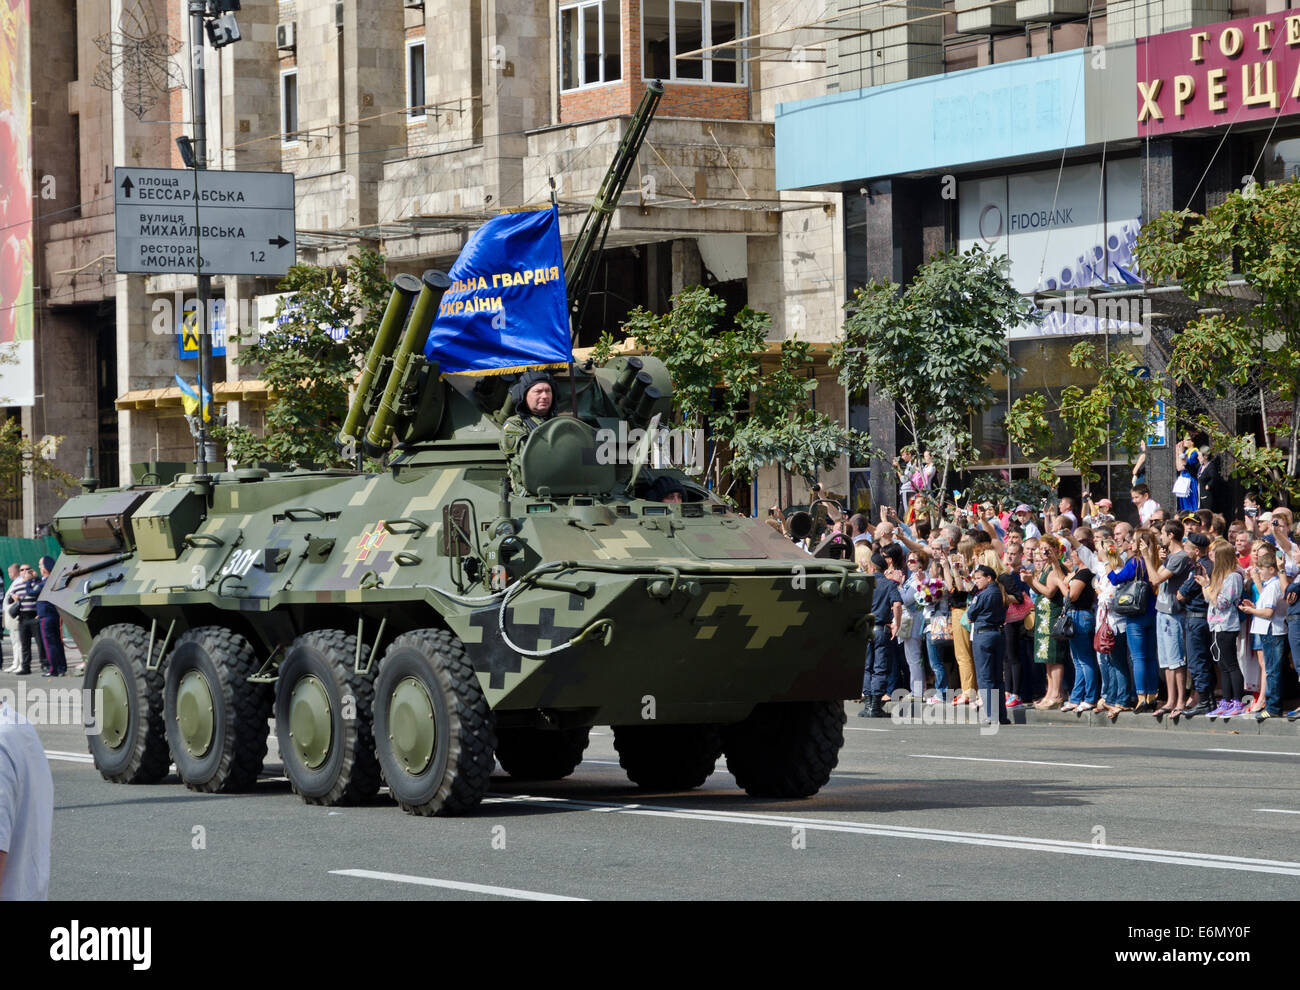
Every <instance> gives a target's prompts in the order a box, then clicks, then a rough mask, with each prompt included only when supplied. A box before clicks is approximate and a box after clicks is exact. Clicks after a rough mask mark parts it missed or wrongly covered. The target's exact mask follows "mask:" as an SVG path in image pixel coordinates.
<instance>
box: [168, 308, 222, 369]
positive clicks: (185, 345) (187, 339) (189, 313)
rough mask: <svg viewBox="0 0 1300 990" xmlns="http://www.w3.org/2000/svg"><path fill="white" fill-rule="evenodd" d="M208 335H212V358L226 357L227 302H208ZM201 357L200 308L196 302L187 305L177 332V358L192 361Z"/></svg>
mask: <svg viewBox="0 0 1300 990" xmlns="http://www.w3.org/2000/svg"><path fill="white" fill-rule="evenodd" d="M208 333H210V334H211V335H212V356H213V357H225V355H226V301H225V300H224V299H220V298H218V299H210V300H208ZM198 356H199V307H198V303H197V301H196V300H190V301H189V302H188V303H186V304H185V310H184V312H183V313H182V317H181V321H180V326H179V327H178V328H177V332H176V357H177V359H179V360H181V361H191V360H193V359H194V358H197V357H198Z"/></svg>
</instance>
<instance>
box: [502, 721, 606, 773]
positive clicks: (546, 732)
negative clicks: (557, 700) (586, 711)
mask: <svg viewBox="0 0 1300 990" xmlns="http://www.w3.org/2000/svg"><path fill="white" fill-rule="evenodd" d="M590 733H591V730H590V729H588V728H586V727H585V726H584V727H583V728H580V729H497V762H498V763H500V764H501V769H503V770H505V772H506V773H508V774H510V776H512V777H515V778H517V779H519V780H561V779H562V778H564V777H567V776H569V774H571V773H573V771H574V769H575V768H576V767H577V765H578V764H579V763H581V762H582V754H583V752H584V751H585V750H586V748H587V743H588V742H590V741H591V740H590Z"/></svg>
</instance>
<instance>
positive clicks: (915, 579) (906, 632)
mask: <svg viewBox="0 0 1300 990" xmlns="http://www.w3.org/2000/svg"><path fill="white" fill-rule="evenodd" d="M929 565H930V558H929V555H928V554H926V553H925V552H924V551H917V550H913V551H912V552H911V553H909V554H908V555H907V574H906V576H905V577H904V578H903V583H902V585H901V586H900V587H899V589H898V592H899V595H900V596H901V597H902V599H903V624H902V628H900V629H899V631H898V639H899V641H900V642H901V643H902V644H903V657H904V659H906V661H907V679H908V685H907V690H908V694H910V695H911V696H912V698H913V699H915V700H917V701H919V700H921V698H922V697H923V696H924V695H925V661H924V660H923V659H921V653H922V651H923V650H924V648H925V644H924V642H923V641H922V634H923V633H924V631H925V623H924V621H923V620H922V615H923V613H924V609H925V587H926V571H927V569H928V568H929Z"/></svg>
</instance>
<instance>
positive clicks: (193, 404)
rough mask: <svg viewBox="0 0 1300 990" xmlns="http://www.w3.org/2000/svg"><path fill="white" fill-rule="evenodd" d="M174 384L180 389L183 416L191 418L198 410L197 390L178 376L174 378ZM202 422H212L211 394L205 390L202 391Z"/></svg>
mask: <svg viewBox="0 0 1300 990" xmlns="http://www.w3.org/2000/svg"><path fill="white" fill-rule="evenodd" d="M176 384H177V385H179V386H180V387H181V406H183V407H184V409H185V415H186V416H193V415H194V414H195V412H197V411H198V408H199V390H198V389H197V388H195V387H194V386H193V385H191V384H190V383H189V382H187V381H186V380H185V379H184V378H182V377H181V376H180V375H177V376H176ZM203 421H204V422H205V423H208V422H211V421H212V393H211V392H209V391H208V390H207V389H206V388H205V389H204V390H203Z"/></svg>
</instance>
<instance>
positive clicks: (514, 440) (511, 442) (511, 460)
mask: <svg viewBox="0 0 1300 990" xmlns="http://www.w3.org/2000/svg"><path fill="white" fill-rule="evenodd" d="M544 422H546V420H544V419H538V418H537V417H536V416H534V415H531V414H530V415H518V414H516V415H514V416H511V417H510V418H509V419H507V420H506V421H505V423H504V424H503V425H502V427H501V450H502V452H503V453H504V454H505V455H506V463H507V464H508V465H509V466H510V487H511V488H513V489H514V491H515V493H516V494H520V495H522V494H523V493H524V480H523V473H522V469H521V467H520V462H519V456H518V455H519V454H521V453H523V449H524V442H525V441H526V440H527V439H528V437H529V435H530V434H531V433H532V432H533V430H535V429H537V428H538V427H539V426H541V425H542V423H544Z"/></svg>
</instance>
